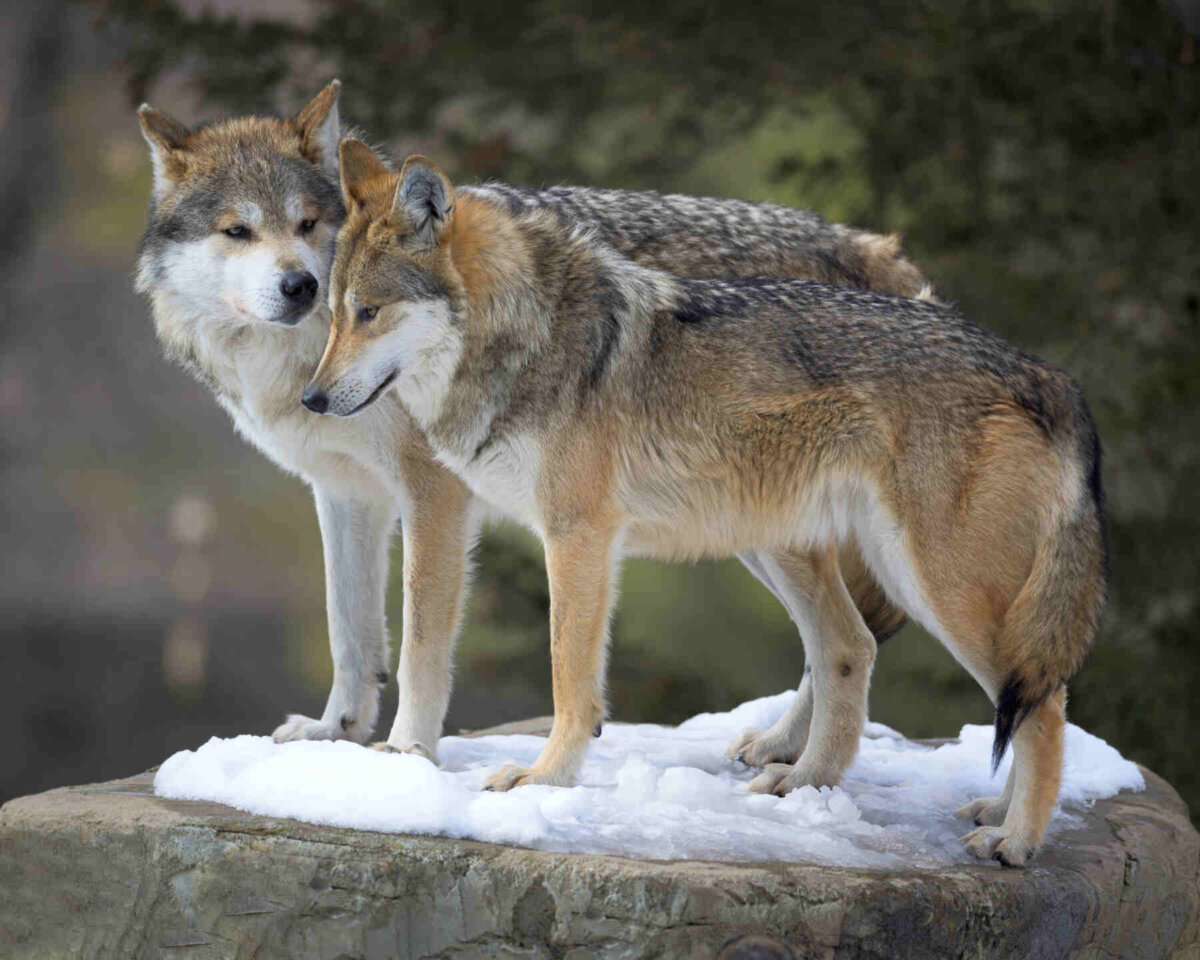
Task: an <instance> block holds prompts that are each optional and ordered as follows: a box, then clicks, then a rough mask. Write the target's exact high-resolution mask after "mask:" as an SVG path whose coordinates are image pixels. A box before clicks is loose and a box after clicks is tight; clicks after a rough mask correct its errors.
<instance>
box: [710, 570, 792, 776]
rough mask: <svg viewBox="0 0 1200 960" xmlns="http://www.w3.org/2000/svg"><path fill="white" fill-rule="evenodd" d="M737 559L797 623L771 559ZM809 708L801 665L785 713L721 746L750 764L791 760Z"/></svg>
mask: <svg viewBox="0 0 1200 960" xmlns="http://www.w3.org/2000/svg"><path fill="white" fill-rule="evenodd" d="M738 559H740V560H741V561H742V563H743V564H745V565H746V569H747V570H749V571H750V572H751V573H753V574H754V576H756V577H757V578H758V579H759V580H760V581H761V582H762V584H763V585H764V586H765V587H766V588H767V589H768V590H770V591H771V593H773V594H774V595H775V599H777V600H778V601H779V602H780V603H782V604H783V606H784V608H785V609H786V610H787V612H788V615H789V616H790V617H791V618H792V622H793V623H797V620H796V611H795V608H797V606H798V601H797V600H795V599H793V598H792V596H791V595H790V594H789V593H788V591H787V582H786V580H785V578H783V577H779V576H772V572H771V569H772V567H774V564H773V563H772V561H771V558H770V557H769V556H767V555H763V554H759V553H743V554H739V555H738ZM797 625H798V623H797ZM812 710H813V684H812V668H811V667H809V666H805V668H804V675H803V677H802V678H801V680H800V689H799V690H798V691H797V692H796V697H795V699H794V700H792V704H791V706H790V707H788V709H787V712H786V713H785V714H784V715H783V716H782V717H780V718H779V719H778V720H777V721H776V722H775V724H774V726H772V727H771V729H770V730H759V729H758V728H755V727H752V728H750V729H748V730H744V731H743V732H742V733H741V734H740V735H739V736H738V737H735V738H734V740H733V741H732V742H731V743H730V744H729V746H728V747H726V748H725V753H726V754H727V755H728V756H729V758H730V759H731V760H739V761H741V762H742V763H744V764H746V765H747V766H751V767H765V766H766V765H767V764H768V763H795V762H796V759H797V758H798V757H799V756H800V754H801V753H803V752H804V744H805V743H806V741H807V740H808V728H809V724H810V722H811V720H812Z"/></svg>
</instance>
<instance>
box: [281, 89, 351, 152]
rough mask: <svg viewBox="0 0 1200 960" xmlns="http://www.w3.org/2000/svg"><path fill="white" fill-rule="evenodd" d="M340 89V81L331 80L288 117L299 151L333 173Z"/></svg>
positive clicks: (337, 134) (337, 132)
mask: <svg viewBox="0 0 1200 960" xmlns="http://www.w3.org/2000/svg"><path fill="white" fill-rule="evenodd" d="M341 92H342V82H341V81H340V80H333V81H331V82H330V84H329V86H327V87H326V88H325V89H324V90H322V91H321V92H320V93H318V94H317V95H316V96H315V97H313V98H312V99H311V100H309V101H308V103H307V104H305V106H304V109H303V110H301V111H300V112H299V113H298V114H296V116H295V117H293V118H292V126H293V127H295V128H296V132H297V133H299V134H300V151H301V153H303V154H304V155H305V156H306V157H307V158H308V159H309V160H311V161H312V162H313V163H315V164H317V165H318V166H322V167H324V168H325V169H326V170H328V171H329V172H330V173H337V166H338V141H339V140H340V139H341V138H342V124H341V121H340V120H339V119H338V97H339V96H340V95H341Z"/></svg>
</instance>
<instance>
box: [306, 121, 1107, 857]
mask: <svg viewBox="0 0 1200 960" xmlns="http://www.w3.org/2000/svg"><path fill="white" fill-rule="evenodd" d="M340 152H341V173H342V192H343V199H344V201H345V204H346V208H347V218H346V220H345V222H344V224H343V227H342V229H341V231H340V233H339V238H338V245H337V251H336V254H335V261H334V267H333V272H332V274H331V279H330V308H331V310H332V314H333V316H332V327H331V330H330V338H329V342H328V346H327V347H326V349H325V353H324V356H323V357H322V360H321V364H320V366H319V367H318V368H317V371H316V373H315V375H314V377H313V380H312V382H311V384H310V385H309V386H308V387H307V388H306V389H305V391H304V394H303V402H304V404H305V405H306V406H307V407H308V408H309V409H311V410H314V411H319V412H322V413H328V414H335V415H337V416H339V417H343V418H351V419H350V420H349V422H351V423H353V422H354V419H353V415H359V416H361V415H363V414H364V413H366V414H369V413H370V412H371V410H372V409H373V408H374V406H375V405H376V403H377V401H379V399H380V398H381V397H388V398H391V397H399V398H400V399H401V400H402V401H403V403H404V405H405V406H406V407H407V409H408V410H409V411H410V412H411V414H412V415H413V417H414V419H415V420H416V422H417V424H418V425H419V426H420V428H421V430H422V431H423V433H424V435H425V437H426V438H427V440H428V442H429V444H430V446H431V448H432V450H433V452H434V454H435V455H436V456H437V458H438V459H439V460H440V461H441V462H442V463H444V464H446V465H447V466H449V467H450V468H451V469H452V470H453V471H454V472H455V473H456V474H458V475H459V476H460V477H461V478H462V479H463V480H464V481H465V483H466V484H467V485H468V486H469V487H470V488H471V490H472V491H474V493H475V494H476V495H477V496H478V497H480V498H481V499H484V500H487V501H489V502H491V503H492V504H493V505H494V506H495V507H496V508H497V509H499V510H500V511H502V512H503V513H505V514H507V515H509V516H514V517H517V518H519V519H520V520H522V521H523V522H525V523H526V524H527V525H528V526H530V527H531V528H532V529H533V530H535V531H536V532H537V533H538V534H539V535H540V536H541V537H542V539H543V542H544V544H545V554H546V567H547V572H548V575H549V579H550V596H551V612H550V620H551V624H550V626H551V654H552V668H553V689H554V702H555V720H554V726H553V730H552V732H551V735H550V738H549V740H548V742H547V746H546V748H545V750H544V751H543V753H542V754H541V756H540V757H539V758H538V760H537V761H536V762H535V764H534V765H533V766H532V767H531V768H528V769H525V768H519V767H508V768H505V769H502V770H500V771H499V772H497V773H495V774H494V775H493V776H492V777H491V778H490V780H489V787H490V788H491V789H495V790H507V789H510V788H513V787H516V786H519V785H522V784H530V783H543V784H557V785H565V784H570V783H571V782H573V779H574V777H575V775H576V773H577V771H578V769H579V766H580V763H581V762H582V759H583V755H584V751H585V749H586V746H587V743H588V740H589V737H590V736H592V734H593V731H594V730H595V728H596V727H597V725H598V724H599V723H601V722H602V720H603V718H604V714H605V707H604V695H603V684H604V674H605V661H606V656H607V653H606V651H607V645H606V638H607V630H608V620H609V614H610V609H611V606H612V600H613V592H614V582H615V579H616V574H615V571H616V567H617V565H618V564H619V561H620V558H621V557H622V556H624V555H626V554H631V553H638V554H644V555H651V556H656V557H662V558H667V559H680V560H689V559H693V558H697V557H703V556H712V557H728V556H751V557H753V558H754V559H753V561H752V562H753V563H757V564H759V565H760V566H761V568H762V569H763V570H764V571H765V573H766V574H767V576H768V577H769V579H770V580H771V581H772V582H775V583H782V584H786V585H787V587H788V589H787V590H786V592H785V596H786V598H787V601H788V602H789V609H790V610H791V612H792V615H793V617H794V618H795V619H796V622H797V623H798V624H799V626H800V632H801V636H802V641H803V644H804V648H805V659H806V663H807V665H808V666H809V667H810V668H811V675H812V678H813V681H812V682H813V684H814V687H815V702H816V705H817V708H816V710H815V711H814V714H813V716H812V721H811V727H810V729H809V730H808V731H807V737H806V742H805V744H804V747H803V751H802V752H801V754H800V756H799V758H798V759H797V760H796V762H795V763H794V764H786V763H782V764H773V765H769V766H768V767H767V768H766V770H765V771H764V772H763V773H762V774H760V775H759V776H758V777H757V778H756V779H755V780H754V781H753V782H752V784H751V787H752V789H755V790H759V791H763V792H774V793H780V794H782V793H786V792H788V791H790V790H793V789H796V788H798V787H800V786H803V785H808V784H813V785H818V784H826V783H832V782H836V781H837V780H838V778H839V777H840V776H841V775H842V773H843V772H844V770H845V769H846V767H847V766H848V764H849V763H850V762H851V760H852V759H853V757H854V753H855V751H856V749H857V744H858V739H859V736H860V734H861V732H862V727H863V722H864V719H865V713H866V694H867V688H868V684H869V678H870V673H871V670H872V667H873V664H874V661H875V653H876V644H877V641H876V639H875V637H874V636H873V635H872V631H871V630H870V629H869V628H868V626H867V624H866V623H865V621H864V619H863V617H862V615H861V613H860V612H859V609H858V608H857V606H856V604H855V603H854V601H853V599H852V597H851V596H850V593H849V592H848V590H847V587H846V584H845V581H844V579H843V577H842V575H841V572H840V568H839V557H838V554H839V549H840V548H842V547H843V546H844V545H845V543H846V542H847V541H848V540H852V541H853V543H854V544H855V545H856V546H857V549H858V551H859V552H860V555H861V557H862V559H863V561H864V562H865V566H866V567H867V569H868V570H869V572H870V574H871V575H872V576H873V578H874V579H875V581H876V582H877V583H878V584H879V585H880V586H881V587H882V589H883V590H884V591H885V593H886V595H887V597H888V598H889V599H890V600H891V601H892V603H893V604H895V605H896V606H898V607H900V608H901V609H903V610H905V611H906V612H907V613H908V614H909V615H911V616H912V617H914V618H915V619H917V620H918V621H919V622H920V623H921V624H922V625H923V626H925V627H926V629H928V630H929V631H930V632H931V633H932V634H933V635H934V636H936V637H937V638H938V639H939V640H941V642H942V643H943V644H945V645H946V647H947V648H948V649H949V650H950V651H951V652H952V653H953V654H954V656H955V657H956V658H957V659H958V661H959V662H960V663H962V664H963V666H964V667H966V669H967V670H968V671H969V672H970V673H971V674H972V676H974V677H975V679H976V680H977V681H978V682H979V684H980V685H981V686H982V687H983V689H984V690H985V692H986V693H987V694H988V696H989V697H991V699H992V701H993V702H994V703H995V704H996V737H995V758H996V761H997V762H998V761H999V758H1000V756H1001V755H1002V753H1003V751H1004V750H1005V748H1006V746H1007V743H1008V741H1009V739H1010V738H1011V739H1012V741H1013V743H1014V750H1015V762H1014V765H1013V773H1012V776H1010V778H1009V781H1008V784H1007V786H1006V788H1005V792H1004V795H1003V796H1001V797H998V798H987V799H985V800H981V801H977V802H976V803H975V804H972V805H971V806H970V808H969V809H966V810H964V812H965V813H969V814H970V815H972V816H978V817H979V818H980V819H982V821H983V824H982V825H981V826H980V827H979V828H978V829H977V830H975V831H974V832H973V833H971V834H969V835H968V836H967V837H966V838H964V839H965V841H966V844H967V846H968V848H969V849H970V850H971V851H972V852H974V853H975V854H976V855H978V856H980V857H985V858H987V857H995V858H996V859H999V860H1000V861H1001V862H1002V863H1005V864H1010V865H1020V864H1023V863H1025V861H1026V860H1027V858H1028V857H1029V856H1030V855H1031V853H1032V852H1033V851H1034V850H1035V849H1036V847H1037V846H1038V844H1039V843H1040V842H1041V839H1042V837H1043V835H1044V831H1045V828H1046V825H1047V823H1048V821H1049V818H1050V815H1051V812H1052V810H1053V807H1054V803H1055V800H1056V797H1057V793H1058V786H1059V779H1060V775H1061V767H1062V731H1063V724H1064V709H1065V696H1066V693H1065V691H1066V687H1065V684H1066V681H1067V680H1069V679H1070V678H1071V677H1072V676H1073V675H1074V673H1075V672H1076V670H1077V669H1078V667H1079V665H1080V664H1081V662H1082V661H1083V658H1084V656H1085V655H1086V653H1087V651H1088V649H1089V646H1090V644H1091V642H1092V638H1093V635H1094V633H1095V629H1096V625H1097V619H1098V617H1099V613H1100V609H1101V606H1102V604H1103V601H1104V594H1105V545H1104V537H1103V517H1102V495H1101V491H1100V486H1099V456H1100V454H1099V445H1098V441H1097V439H1096V432H1095V428H1094V425H1093V423H1092V419H1091V415H1090V413H1089V411H1088V408H1087V405H1086V403H1085V402H1084V399H1083V396H1082V394H1081V392H1080V390H1079V388H1078V387H1077V385H1076V384H1075V383H1074V382H1073V381H1072V380H1071V379H1070V378H1069V377H1068V376H1067V375H1066V374H1065V373H1063V372H1062V371H1061V370H1059V369H1057V368H1055V367H1053V366H1051V365H1050V364H1048V363H1045V362H1043V361H1041V360H1038V359H1037V358H1034V357H1032V356H1029V355H1028V354H1025V353H1022V352H1021V351H1020V350H1018V349H1016V348H1015V347H1013V346H1010V345H1009V344H1007V343H1005V342H1004V341H1002V340H1001V339H1000V338H998V337H996V336H994V335H993V334H991V333H988V332H987V331H984V330H982V329H981V328H979V327H977V326H974V325H973V324H971V323H969V322H968V321H966V320H965V319H963V318H962V317H961V316H959V315H958V314H957V313H956V312H955V311H954V310H952V309H949V308H947V307H943V306H941V305H938V304H934V303H930V302H927V301H925V300H922V299H914V298H904V297H895V296H889V295H883V294H879V293H874V292H867V291H861V290H852V289H849V288H847V287H838V286H830V285H827V284H819V283H814V282H810V281H795V280H787V279H776V278H761V277H754V278H735V279H721V280H697V279H689V278H681V277H677V276H674V275H671V274H668V273H664V272H661V271H658V270H652V269H647V268H645V267H643V266H640V265H638V264H635V263H633V262H632V261H630V260H629V259H627V258H625V257H623V256H621V255H620V254H619V253H618V252H616V251H614V250H613V249H612V248H611V247H610V246H608V245H607V244H606V243H604V242H602V241H601V240H599V239H598V238H597V237H595V236H594V235H593V231H591V230H589V229H588V228H586V227H583V226H581V225H580V224H579V223H578V222H574V221H572V220H570V219H568V218H566V217H563V216H561V215H560V214H559V213H558V212H557V211H555V210H554V209H552V208H534V209H525V208H517V207H515V206H514V205H511V204H507V203H505V202H503V198H502V197H496V196H488V195H486V194H479V193H472V192H470V191H461V190H455V188H454V186H453V185H452V184H451V182H450V181H449V179H448V178H447V177H446V175H445V174H444V173H443V172H442V171H441V170H440V169H439V168H438V167H437V166H436V165H434V164H433V163H432V162H431V161H429V160H427V159H425V158H423V157H410V158H409V160H408V161H407V162H406V163H405V165H404V167H403V169H402V171H401V172H400V173H399V174H396V173H393V172H392V171H390V170H389V169H387V168H386V167H385V166H384V165H383V164H381V163H380V162H379V160H378V158H377V157H376V156H375V154H374V153H372V152H371V151H370V150H369V149H368V148H367V147H366V146H365V145H364V144H362V143H360V142H359V141H356V140H353V139H350V140H346V141H344V142H343V143H342V144H341V147H340ZM735 239H736V235H735ZM797 699H799V698H797ZM792 719H794V718H790V719H789V718H785V720H788V722H792ZM776 733H778V731H776ZM759 736H760V735H755V736H752V737H751V743H752V744H755V745H756V744H757V740H758V738H759ZM747 745H748V744H746V743H741V742H739V743H738V744H736V745H735V747H734V749H737V750H741V751H744V750H745V749H746V747H747Z"/></svg>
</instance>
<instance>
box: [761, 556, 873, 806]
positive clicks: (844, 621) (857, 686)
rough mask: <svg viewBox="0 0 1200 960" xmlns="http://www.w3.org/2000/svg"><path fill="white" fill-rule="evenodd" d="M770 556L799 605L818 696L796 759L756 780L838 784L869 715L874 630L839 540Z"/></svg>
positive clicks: (770, 789)
mask: <svg viewBox="0 0 1200 960" xmlns="http://www.w3.org/2000/svg"><path fill="white" fill-rule="evenodd" d="M769 561H770V562H769V563H768V565H767V567H768V570H769V572H770V574H771V577H772V579H773V580H775V582H776V583H779V584H783V585H785V586H786V589H785V591H784V592H785V593H786V595H787V596H788V597H789V599H790V600H791V601H792V605H793V606H794V610H793V615H794V617H795V619H796V622H797V624H798V625H799V627H800V635H801V639H802V640H803V641H804V655H805V660H806V662H807V664H808V666H809V667H810V668H811V672H810V674H809V676H808V677H807V678H806V679H807V680H808V681H809V683H810V684H811V688H812V698H813V707H812V721H811V724H810V726H809V731H808V738H807V742H806V743H805V745H804V751H803V753H801V755H800V758H799V759H798V760H797V761H796V763H795V765H794V766H789V765H787V764H772V765H771V766H769V767H768V768H767V770H766V771H764V772H763V773H762V774H760V775H759V776H758V777H756V778H755V779H754V780H753V781H751V783H750V789H751V790H753V791H755V792H758V793H776V794H779V795H782V794H785V793H787V792H789V791H791V790H795V789H797V788H798V787H802V786H805V785H813V786H823V785H832V784H835V783H837V782H838V781H839V780H840V779H841V777H842V774H843V773H844V772H845V771H846V768H847V767H848V766H850V764H851V762H853V760H854V757H855V755H856V754H857V753H858V743H859V737H860V736H861V735H862V728H863V723H864V722H865V721H866V716H867V689H868V686H869V684H870V679H871V669H872V667H873V666H874V664H875V638H874V637H873V636H872V635H871V631H870V630H868V629H867V625H866V623H864V622H863V618H862V615H861V614H860V613H859V612H858V608H857V607H856V606H855V605H854V601H853V600H852V599H851V597H850V593H849V591H848V590H847V589H846V584H845V583H844V582H843V580H842V575H841V571H840V570H839V568H838V561H837V552H836V550H834V549H833V548H832V547H830V548H827V549H822V550H817V551H813V552H811V553H777V554H774V555H772V556H771V557H770V558H769ZM797 699H798V700H799V697H797ZM789 712H790V711H789ZM786 719H788V718H787V717H785V720H786Z"/></svg>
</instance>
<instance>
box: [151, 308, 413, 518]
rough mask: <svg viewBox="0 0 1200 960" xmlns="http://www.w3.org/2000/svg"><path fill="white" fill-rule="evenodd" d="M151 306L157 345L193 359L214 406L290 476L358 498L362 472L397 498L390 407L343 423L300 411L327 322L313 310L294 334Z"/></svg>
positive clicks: (392, 407)
mask: <svg viewBox="0 0 1200 960" xmlns="http://www.w3.org/2000/svg"><path fill="white" fill-rule="evenodd" d="M171 306H172V304H170V303H167V302H156V303H155V314H156V318H157V320H158V327H159V335H160V336H161V337H162V339H163V340H164V342H166V343H168V345H170V346H172V347H173V348H175V349H177V350H180V351H181V352H183V353H185V354H187V355H190V356H192V357H194V358H195V362H196V364H197V365H198V366H199V367H200V369H201V371H202V373H203V374H204V375H205V376H206V377H207V378H209V379H210V380H212V381H215V383H216V387H217V389H216V395H217V400H218V402H220V404H221V406H222V407H224V408H225V410H226V411H227V412H228V413H229V415H230V417H231V418H232V419H233V422H234V426H235V427H236V429H237V431H238V433H240V434H241V435H242V436H243V437H245V438H246V439H247V440H248V441H249V442H250V443H252V444H253V445H254V446H255V447H257V448H258V449H259V450H261V451H262V452H263V453H264V454H266V455H267V456H268V457H270V458H271V460H273V461H274V462H275V463H276V464H278V465H279V466H280V467H282V468H283V469H284V470H287V471H288V472H290V473H294V474H297V475H298V476H300V477H301V478H302V479H304V480H306V481H308V482H310V483H318V484H320V485H322V486H324V487H326V488H333V489H331V492H342V493H344V494H345V495H346V496H354V495H361V494H362V493H363V492H365V491H361V490H358V489H356V487H361V485H362V478H363V473H364V472H365V473H368V474H370V475H372V476H373V477H374V478H375V479H376V480H377V481H379V482H380V483H381V484H382V485H384V486H385V487H387V488H389V489H391V490H393V491H394V492H395V493H399V494H402V493H403V486H402V484H401V482H400V480H399V468H398V458H397V456H396V447H395V442H394V437H395V436H396V433H397V431H396V430H395V429H394V427H395V425H394V424H393V423H392V421H393V419H394V418H395V417H396V416H402V415H403V414H401V413H400V412H399V411H398V410H397V409H396V408H395V405H394V403H391V404H380V405H377V407H378V409H373V410H370V411H366V413H365V414H364V415H362V416H359V417H354V418H350V419H344V418H337V417H322V416H319V415H317V414H314V413H310V412H309V411H307V410H305V409H304V408H303V407H302V406H301V405H300V395H301V393H302V392H303V390H304V387H305V385H306V384H307V383H308V381H309V379H310V378H311V376H312V372H313V370H314V369H315V368H316V366H317V362H318V361H319V360H320V358H321V352H322V351H323V350H324V347H325V341H326V340H327V338H328V331H329V315H328V313H327V312H326V311H325V310H323V309H319V310H317V311H315V312H314V313H313V314H312V315H310V316H309V317H307V318H306V319H304V320H302V321H301V322H300V323H299V324H297V325H296V326H294V327H283V326H274V325H270V324H268V323H265V322H263V321H257V322H238V320H237V319H235V318H228V317H205V316H192V317H190V318H185V317H184V316H182V315H181V314H180V312H179V311H177V310H172V309H170V308H171Z"/></svg>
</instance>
